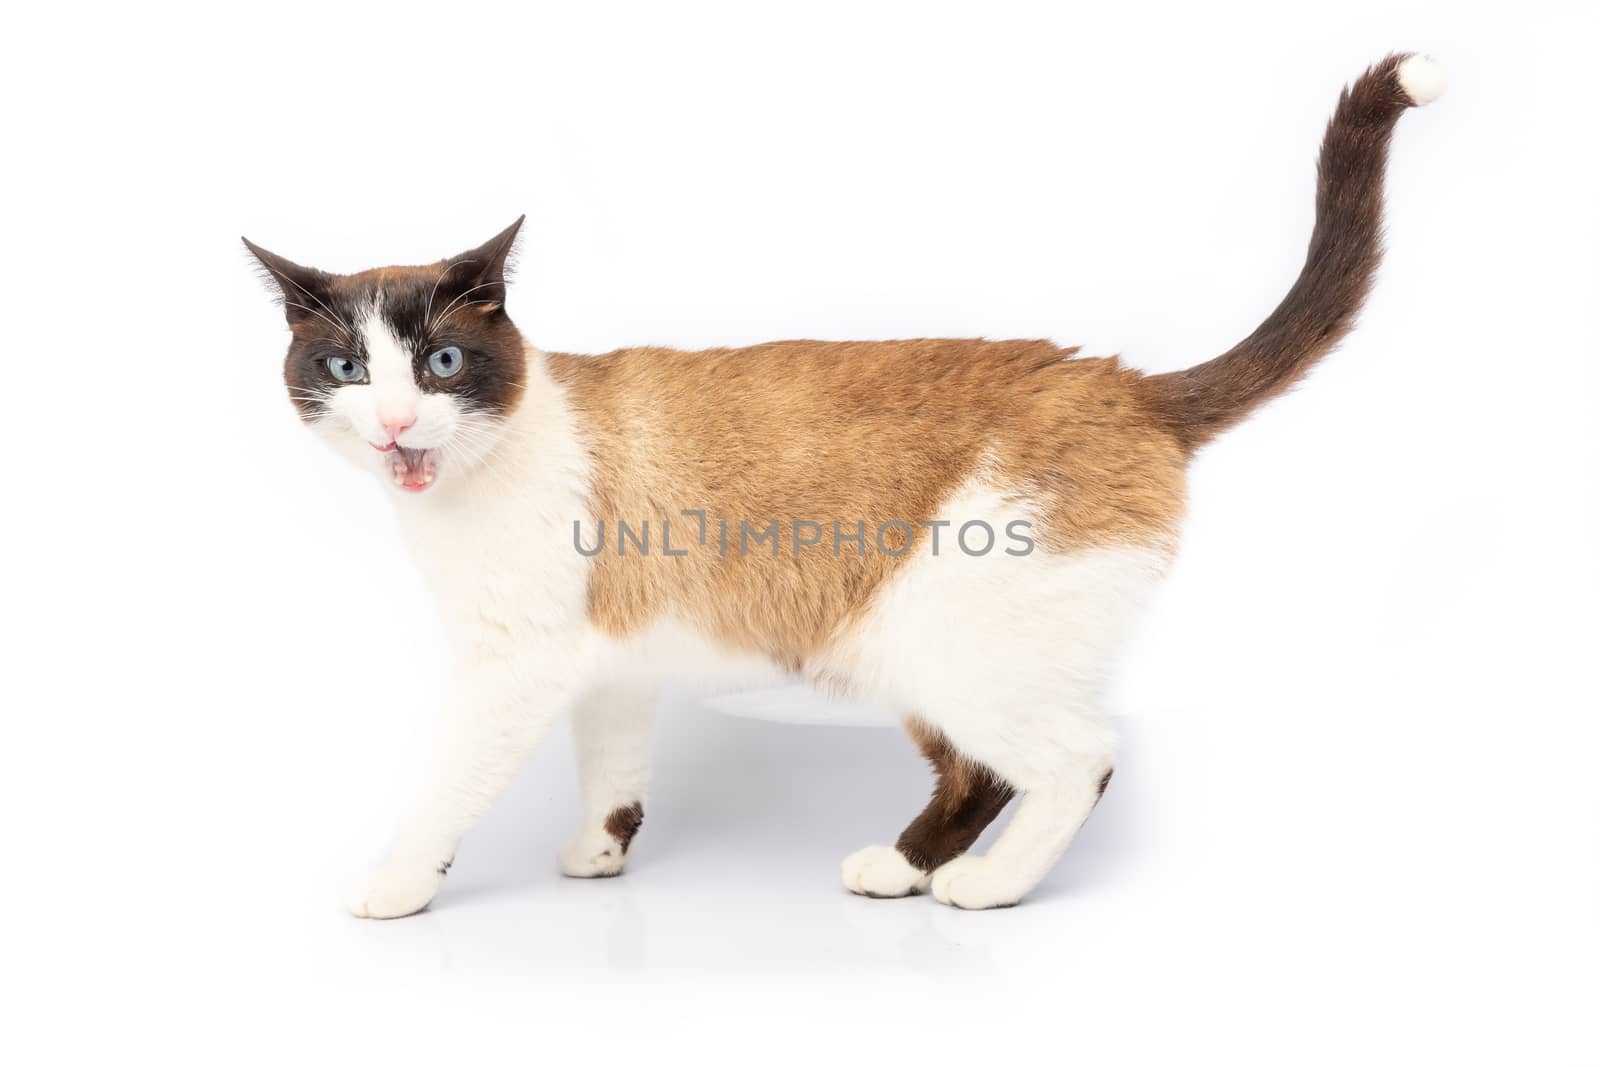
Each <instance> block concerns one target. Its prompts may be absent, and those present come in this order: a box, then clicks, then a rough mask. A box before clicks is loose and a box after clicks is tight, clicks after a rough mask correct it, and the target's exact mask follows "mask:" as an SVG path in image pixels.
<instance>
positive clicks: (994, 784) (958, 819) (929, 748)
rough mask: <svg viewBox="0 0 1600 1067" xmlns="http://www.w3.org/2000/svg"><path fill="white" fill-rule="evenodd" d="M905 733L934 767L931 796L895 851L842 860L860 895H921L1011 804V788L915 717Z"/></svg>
mask: <svg viewBox="0 0 1600 1067" xmlns="http://www.w3.org/2000/svg"><path fill="white" fill-rule="evenodd" d="M906 731H907V732H908V733H910V734H911V737H912V739H913V740H915V741H916V743H917V747H918V748H920V749H921V750H922V754H923V756H924V757H926V758H927V760H928V762H929V763H930V764H931V765H932V767H933V773H934V789H933V796H932V797H931V798H930V799H929V800H928V805H927V807H925V808H924V809H923V810H922V814H920V815H918V816H917V817H916V818H915V819H913V820H912V821H911V825H909V826H907V827H906V828H905V831H904V832H903V833H902V834H901V835H900V839H899V840H898V841H896V842H895V844H894V845H893V847H891V846H888V845H873V846H871V847H869V848H864V849H862V850H860V851H859V852H854V853H852V854H851V855H849V856H847V857H845V860H844V862H843V863H842V864H841V865H840V876H841V877H842V878H843V880H844V885H845V888H846V889H848V890H850V891H851V892H852V893H859V894H861V895H862V896H867V897H902V896H906V895H907V894H910V893H915V892H920V891H922V890H923V889H925V888H926V887H927V884H928V879H929V877H930V876H931V875H932V873H933V872H934V871H935V870H936V869H938V868H939V867H941V866H943V865H944V864H946V863H948V862H950V861H951V860H953V859H955V858H956V857H957V856H959V855H961V854H962V853H964V852H966V850H967V849H969V848H971V847H972V844H973V842H974V841H976V840H977V839H978V836H979V835H980V834H982V833H983V831H984V829H985V828H986V827H987V826H988V825H989V824H990V823H991V822H993V821H994V818H995V816H996V815H998V814H1000V811H1001V809H1002V808H1004V807H1005V806H1006V802H1007V801H1009V800H1010V799H1011V793H1012V790H1011V787H1010V786H1009V785H1007V784H1006V783H1005V782H1003V781H1001V780H1000V779H999V778H997V777H996V776H995V775H994V774H993V773H992V772H991V771H990V770H989V769H988V768H987V767H984V766H982V765H980V764H978V763H975V762H974V761H972V760H971V759H968V758H967V757H965V756H963V755H962V754H961V753H960V752H958V751H956V749H955V748H954V747H953V746H952V745H951V744H950V742H949V740H948V739H947V738H946V737H945V736H944V734H943V733H941V732H940V731H939V730H936V729H934V728H933V727H931V726H928V725H927V724H926V723H924V722H922V721H921V720H920V719H915V718H913V719H908V720H907V721H906Z"/></svg>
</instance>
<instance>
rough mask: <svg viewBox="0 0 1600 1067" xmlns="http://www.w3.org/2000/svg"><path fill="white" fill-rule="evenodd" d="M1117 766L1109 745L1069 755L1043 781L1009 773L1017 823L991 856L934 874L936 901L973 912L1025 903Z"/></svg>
mask: <svg viewBox="0 0 1600 1067" xmlns="http://www.w3.org/2000/svg"><path fill="white" fill-rule="evenodd" d="M1111 765H1112V752H1111V749H1110V747H1109V745H1107V746H1104V747H1099V746H1090V747H1086V748H1085V749H1082V750H1078V751H1073V752H1069V753H1065V754H1063V756H1062V758H1061V760H1060V761H1059V763H1058V764H1057V765H1056V766H1055V767H1054V768H1053V769H1051V770H1050V771H1049V772H1048V773H1046V774H1043V775H1038V774H1034V773H1031V772H1030V771H1028V770H1025V769H1023V768H1020V767H1017V768H1008V770H1011V771H1012V774H1013V777H1012V779H1011V780H1012V781H1015V782H1016V785H1017V792H1018V793H1019V794H1020V799H1019V800H1018V802H1017V810H1016V813H1015V814H1014V815H1013V816H1012V817H1011V822H1010V823H1008V824H1007V825H1006V828H1005V830H1004V831H1002V833H1001V834H1000V837H999V838H998V839H997V840H996V841H995V843H994V845H993V846H992V847H991V848H990V849H989V851H988V852H986V853H984V854H983V855H981V856H977V855H973V854H971V853H966V854H963V855H961V856H957V857H956V858H954V859H952V860H950V861H949V862H948V863H946V864H944V865H943V866H941V867H940V868H939V869H938V870H936V871H934V872H933V878H932V883H931V884H932V890H933V896H934V899H936V900H938V901H939V902H940V903H942V904H951V905H954V906H955V907H958V908H969V909H982V908H1003V907H1009V906H1010V905H1012V904H1015V903H1017V902H1018V901H1019V900H1021V899H1022V897H1023V896H1024V895H1025V894H1026V893H1028V892H1029V891H1030V890H1032V889H1033V888H1034V886H1036V885H1038V884H1039V882H1040V881H1041V880H1042V879H1043V878H1044V876H1045V875H1046V874H1048V873H1049V871H1050V868H1051V867H1053V866H1054V865H1055V862H1056V860H1058V859H1059V858H1060V857H1061V853H1062V852H1064V851H1065V850H1066V848H1067V845H1069V844H1070V843H1071V842H1072V838H1073V837H1074V836H1075V835H1076V834H1077V832H1078V828H1079V827H1081V826H1082V825H1083V823H1084V821H1085V820H1087V819H1088V817H1089V813H1090V812H1091V811H1093V810H1094V806H1095V804H1096V803H1097V802H1098V801H1099V799H1100V795H1101V793H1103V792H1104V791H1105V788H1106V785H1107V783H1108V782H1110V780H1111ZM1019 772H1020V773H1019Z"/></svg>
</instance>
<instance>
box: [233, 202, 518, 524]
mask: <svg viewBox="0 0 1600 1067" xmlns="http://www.w3.org/2000/svg"><path fill="white" fill-rule="evenodd" d="M521 225H522V220H521V219H518V220H517V221H516V222H514V223H512V224H511V226H510V227H509V228H507V229H506V230H505V231H503V232H502V233H500V234H498V235H497V236H495V237H494V238H493V239H491V240H490V241H488V242H487V243H485V244H483V245H482V246H480V247H478V248H475V249H473V250H472V251H470V252H463V253H462V254H461V255H459V256H452V257H451V258H449V259H446V260H442V261H440V262H438V263H434V264H432V265H430V266H426V267H380V268H378V269H376V270H368V271H362V272H361V273H360V274H329V273H327V272H325V271H320V270H315V269H313V268H311V267H302V266H300V265H299V264H297V263H292V262H290V261H289V260H287V259H284V258H283V257H282V256H277V255H274V254H273V253H271V252H268V251H267V250H266V249H264V248H260V247H258V246H256V245H254V244H251V242H250V241H248V240H246V241H245V246H246V247H248V248H249V249H250V252H251V253H252V254H253V255H254V256H255V257H256V259H257V260H258V261H259V262H260V263H261V266H262V267H263V268H265V271H266V273H267V275H268V276H270V278H271V280H272V282H273V284H274V285H275V286H276V287H277V289H278V290H279V291H280V292H282V294H283V310H284V314H285V316H286V317H287V318H288V320H289V330H290V332H291V333H292V334H293V337H292V339H291V340H290V342H289V354H288V356H287V358H286V359H285V360H284V365H283V378H284V381H285V383H287V385H288V387H289V399H290V401H291V402H292V403H293V404H294V406H295V407H296V408H297V409H298V410H299V412H300V417H301V418H302V419H303V420H305V422H306V423H307V424H308V425H309V426H311V427H312V428H313V429H315V430H317V431H318V432H319V433H320V434H322V435H323V436H324V437H326V438H327V439H328V440H329V442H330V443H332V444H333V445H334V446H335V447H336V448H337V449H338V450H339V451H340V452H342V453H344V454H345V455H347V456H348V457H349V458H351V459H352V460H354V461H355V462H356V463H358V464H360V465H362V466H365V467H369V468H371V469H372V470H373V471H375V472H378V473H379V474H381V475H382V476H383V477H384V478H385V479H386V480H387V481H389V482H391V483H392V484H393V485H394V486H396V487H397V488H399V489H402V490H406V491H408V492H413V493H420V492H422V491H423V490H425V489H427V488H429V487H430V486H432V485H433V484H434V483H435V482H436V481H438V480H439V479H442V478H445V477H450V476H452V475H453V474H457V473H464V472H466V471H467V470H470V469H471V468H472V467H473V466H475V465H476V464H478V463H479V462H480V461H481V460H482V459H483V458H484V457H485V455H486V454H487V453H488V452H489V451H490V449H492V448H493V447H494V445H495V444H496V442H497V441H498V440H499V439H500V437H501V435H502V434H503V433H504V432H505V428H504V423H505V419H506V417H507V416H508V415H509V414H510V413H511V412H512V410H514V409H515V408H516V406H517V403H518V402H519V401H520V400H521V398H522V390H523V388H524V385H525V383H526V380H527V357H526V355H525V354H524V351H523V341H522V335H521V334H520V333H519V332H518V331H517V328H516V327H515V326H514V325H512V322H511V318H510V316H508V315H507V314H506V309H505V301H506V257H507V256H508V255H509V254H510V252H511V246H512V244H513V242H514V241H515V240H516V236H517V230H518V228H519V227H520V226H521Z"/></svg>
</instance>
